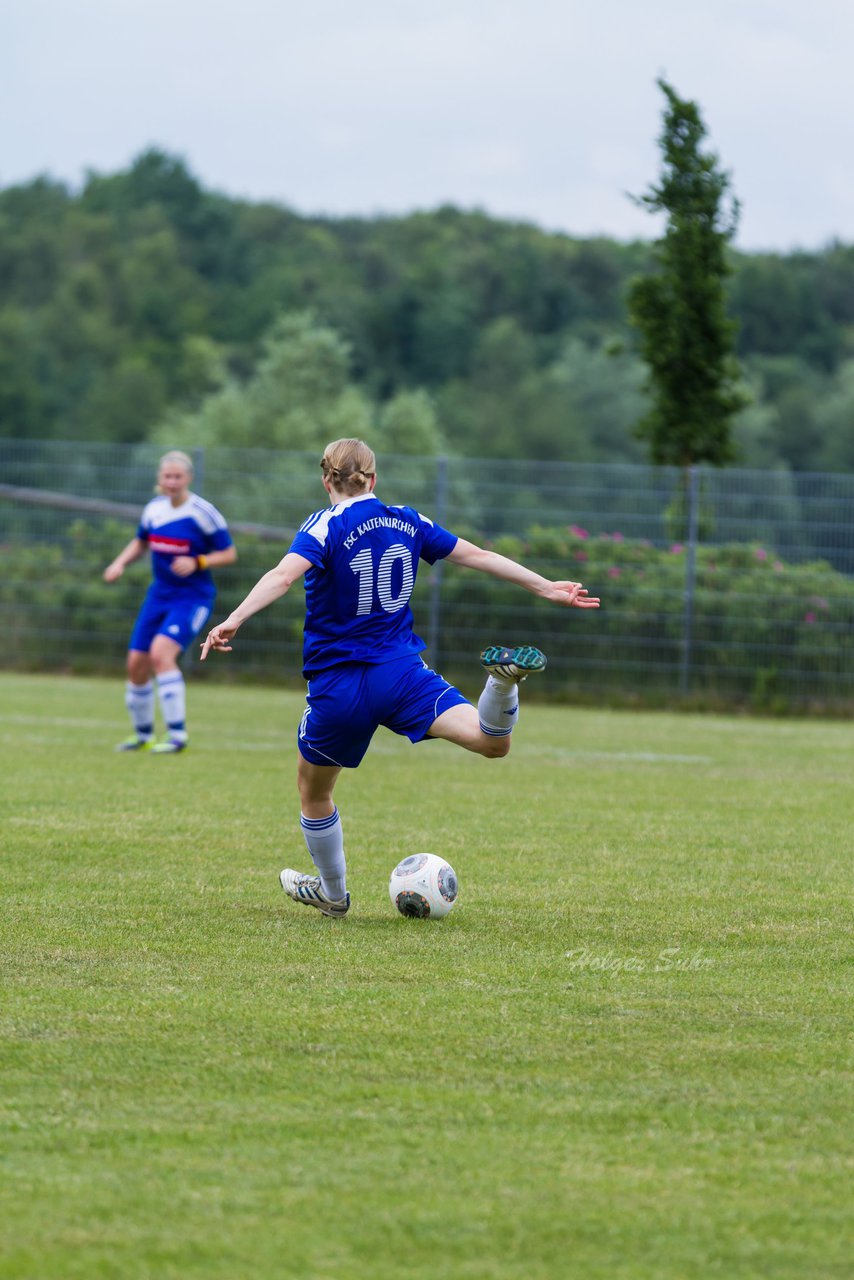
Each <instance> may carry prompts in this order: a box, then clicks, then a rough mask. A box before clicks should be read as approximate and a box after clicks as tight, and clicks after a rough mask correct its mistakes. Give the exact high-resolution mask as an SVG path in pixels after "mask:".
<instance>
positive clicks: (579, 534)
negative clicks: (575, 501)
mask: <svg viewBox="0 0 854 1280" xmlns="http://www.w3.org/2000/svg"><path fill="white" fill-rule="evenodd" d="M569 532H570V533H572V534H574V535H575V537H576V538H589V537H590V534H589V533H588V532H587V530H586V529H582V528H581V525H578V524H571V525H570V526H569Z"/></svg>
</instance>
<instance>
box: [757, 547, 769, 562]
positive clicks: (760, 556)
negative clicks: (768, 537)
mask: <svg viewBox="0 0 854 1280" xmlns="http://www.w3.org/2000/svg"><path fill="white" fill-rule="evenodd" d="M756 559H757V560H767V559H768V552H767V551H766V550H765V548H764V547H757V548H756Z"/></svg>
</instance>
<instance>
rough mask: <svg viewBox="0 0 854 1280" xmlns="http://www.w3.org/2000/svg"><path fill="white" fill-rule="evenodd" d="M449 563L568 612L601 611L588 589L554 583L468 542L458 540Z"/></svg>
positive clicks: (520, 565)
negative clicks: (508, 585) (570, 609)
mask: <svg viewBox="0 0 854 1280" xmlns="http://www.w3.org/2000/svg"><path fill="white" fill-rule="evenodd" d="M448 560H450V561H451V563H452V564H459V565H462V566H463V568H465V569H477V570H478V571H479V572H480V573H488V574H490V575H491V576H492V577H493V578H500V579H501V580H502V582H512V583H513V584H514V586H517V587H524V589H525V590H526V591H530V592H532V594H533V595H535V596H541V597H542V599H543V600H550V601H551V602H552V603H553V604H559V605H563V606H564V607H566V608H575V609H598V608H599V598H598V596H588V594H587V589H586V587H583V586H582V585H581V583H580V582H552V581H551V580H550V579H549V578H544V577H543V576H542V575H541V574H539V573H534V571H533V569H526V568H525V566H524V565H523V564H517V562H516V561H515V560H511V559H510V558H509V557H508V556H500V555H498V553H497V552H496V551H487V550H486V549H485V548H484V547H478V546H475V544H474V543H473V542H466V540H465V538H458V539H457V545H456V546H455V547H454V549H453V551H452V552H451V554H450V555H449V556H448Z"/></svg>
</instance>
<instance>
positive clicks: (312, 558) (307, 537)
mask: <svg viewBox="0 0 854 1280" xmlns="http://www.w3.org/2000/svg"><path fill="white" fill-rule="evenodd" d="M288 551H289V552H290V551H293V552H294V553H295V554H296V555H298V556H303V557H304V558H305V559H306V560H308V562H309V564H313V565H314V567H315V568H316V569H323V568H324V567H325V564H326V561H325V559H324V556H323V547H322V546H321V545H320V543H319V542H318V541H317V538H313V537H312V536H311V534H310V533H303V531H302V530H301V529H300V531H299V533H298V534H297V535H296V537H295V538H294V540H293V542H292V543H291V545H290V546H289V547H288Z"/></svg>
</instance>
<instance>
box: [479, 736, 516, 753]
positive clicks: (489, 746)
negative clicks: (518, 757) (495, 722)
mask: <svg viewBox="0 0 854 1280" xmlns="http://www.w3.org/2000/svg"><path fill="white" fill-rule="evenodd" d="M480 754H481V755H482V756H485V757H486V759H487V760H501V759H502V758H503V757H504V756H506V755H509V754H510V734H509V733H508V735H507V737H506V738H491V737H490V736H489V735H488V734H484V735H483V745H482V746H481V749H480Z"/></svg>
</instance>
